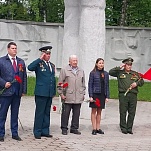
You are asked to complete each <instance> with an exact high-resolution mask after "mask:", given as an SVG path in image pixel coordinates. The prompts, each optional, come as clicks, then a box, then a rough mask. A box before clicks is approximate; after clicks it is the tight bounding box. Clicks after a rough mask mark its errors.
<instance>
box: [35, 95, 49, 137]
mask: <svg viewBox="0 0 151 151" xmlns="http://www.w3.org/2000/svg"><path fill="white" fill-rule="evenodd" d="M35 104H36V109H35V119H34V129H33V133H34V136H41V135H47V134H49V127H50V110H51V104H52V97H43V96H35Z"/></svg>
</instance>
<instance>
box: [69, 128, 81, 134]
mask: <svg viewBox="0 0 151 151" xmlns="http://www.w3.org/2000/svg"><path fill="white" fill-rule="evenodd" d="M70 133H73V134H77V135H81V132H79V131H78V130H72V129H71V130H70Z"/></svg>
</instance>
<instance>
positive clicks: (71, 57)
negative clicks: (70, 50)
mask: <svg viewBox="0 0 151 151" xmlns="http://www.w3.org/2000/svg"><path fill="white" fill-rule="evenodd" d="M73 58H77V56H76V55H71V56H70V57H69V61H70V60H72V59H73Z"/></svg>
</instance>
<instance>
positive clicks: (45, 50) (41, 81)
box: [28, 46, 56, 139]
mask: <svg viewBox="0 0 151 151" xmlns="http://www.w3.org/2000/svg"><path fill="white" fill-rule="evenodd" d="M51 49H52V47H51V46H46V47H42V48H40V49H39V50H40V51H42V55H41V56H40V58H38V59H36V60H35V61H33V62H32V63H31V64H30V65H29V66H28V70H29V71H35V74H36V86H35V104H36V110H35V119H34V129H33V133H34V136H35V138H36V139H41V137H52V135H50V132H49V127H50V109H51V104H52V98H53V97H54V96H55V95H56V80H55V65H54V64H52V63H51V62H50V61H49V59H50V54H51Z"/></svg>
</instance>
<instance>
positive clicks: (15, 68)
mask: <svg viewBox="0 0 151 151" xmlns="http://www.w3.org/2000/svg"><path fill="white" fill-rule="evenodd" d="M12 59H13V68H14V71H15V72H16V71H17V66H16V61H15V58H12Z"/></svg>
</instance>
